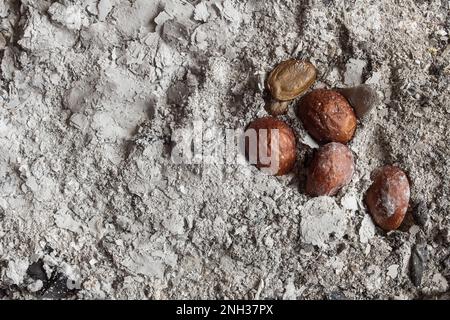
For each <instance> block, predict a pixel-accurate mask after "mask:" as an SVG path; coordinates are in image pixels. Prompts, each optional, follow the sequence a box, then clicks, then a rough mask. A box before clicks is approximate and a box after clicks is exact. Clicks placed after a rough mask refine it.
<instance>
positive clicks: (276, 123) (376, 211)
mask: <svg viewBox="0 0 450 320" xmlns="http://www.w3.org/2000/svg"><path fill="white" fill-rule="evenodd" d="M316 78H317V69H316V68H315V67H314V66H313V65H312V64H311V63H310V62H307V61H302V60H296V59H289V60H287V61H283V62H281V63H280V64H279V65H277V66H276V67H275V69H274V70H273V71H272V72H271V73H270V75H269V77H268V79H267V89H268V91H269V92H270V94H271V95H272V100H271V101H270V103H269V105H268V106H266V110H267V112H268V113H269V114H270V115H271V116H269V117H264V118H261V119H257V120H255V121H253V122H252V123H250V124H249V126H248V127H247V130H246V141H245V154H246V157H247V159H250V158H253V159H254V160H255V161H254V162H252V163H254V164H255V165H256V166H257V167H258V168H260V169H261V170H264V171H266V172H268V173H269V174H272V175H276V176H280V175H284V174H287V173H289V172H290V171H292V169H293V168H294V165H295V161H296V141H295V135H294V132H293V130H292V129H291V128H290V127H289V125H288V124H286V123H285V122H283V121H281V120H279V119H276V118H275V117H276V116H279V115H282V114H285V113H286V112H287V109H288V106H289V104H290V102H291V101H293V100H294V99H295V98H297V97H299V96H300V95H302V94H304V93H305V92H306V91H308V89H309V88H310V87H311V86H312V85H313V83H314V81H315V80H316ZM362 88H363V89H364V90H362V91H360V92H359V96H358V101H360V100H364V96H365V95H366V93H367V92H369V93H370V95H369V96H367V100H371V101H372V100H376V99H374V98H373V96H372V95H373V91H371V90H370V89H368V88H366V87H362ZM353 89H354V90H358V87H357V88H349V89H348V90H353ZM342 90H344V91H345V90H346V89H341V90H340V92H343V91H342ZM340 92H338V91H336V90H330V89H316V90H312V91H310V92H309V93H307V94H305V95H304V96H302V97H301V98H300V101H299V102H298V104H297V107H296V114H297V117H298V118H299V119H300V121H301V122H302V124H303V127H304V128H305V130H306V131H307V132H308V133H309V134H310V135H311V136H312V137H313V138H314V139H315V140H316V141H317V142H318V143H319V144H321V145H322V146H321V147H320V148H319V149H318V151H317V152H316V153H315V154H314V156H313V159H312V161H311V163H310V164H309V167H308V169H307V179H306V193H307V194H309V195H310V196H313V197H314V196H324V195H327V196H333V195H336V194H337V193H338V192H339V190H341V189H342V188H343V187H345V186H346V185H347V184H349V183H350V181H351V179H352V175H353V173H354V171H355V163H354V157H353V154H352V152H351V150H350V149H349V148H348V147H347V145H346V144H347V143H348V142H349V141H351V139H352V138H353V136H354V134H355V132H356V127H357V117H356V114H355V107H354V106H353V105H352V104H351V102H352V99H347V98H346V97H344V95H342V94H341V93H340ZM358 106H359V104H358ZM358 110H359V109H358ZM358 110H357V111H358ZM357 113H358V114H359V113H360V112H357ZM274 129H278V130H274ZM250 131H253V133H255V134H256V135H255V136H256V139H253V140H252V139H247V138H248V137H250V136H251V135H250V133H251V132H250ZM275 131H276V132H277V133H278V136H277V140H276V141H275V140H274V139H275V138H274V137H273V135H272V133H273V132H275ZM260 133H262V134H260ZM275 142H277V143H275ZM262 155H264V156H265V159H264V161H263V159H262V158H261V157H262ZM267 168H270V169H271V170H267ZM409 193H410V190H409V182H408V178H407V176H406V174H405V173H404V172H403V171H402V170H401V169H399V168H397V167H395V166H384V167H382V168H380V169H378V170H377V171H376V172H375V173H374V174H373V183H372V185H371V186H370V188H369V189H368V191H367V193H366V195H365V203H366V205H367V207H368V209H369V212H370V213H371V215H372V218H373V220H374V221H375V223H376V224H377V225H378V226H380V227H381V228H383V229H384V230H387V231H388V230H394V229H397V228H398V227H399V226H400V224H401V223H402V221H403V218H404V217H405V214H406V211H407V208H408V204H409V195H410V194H409Z"/></svg>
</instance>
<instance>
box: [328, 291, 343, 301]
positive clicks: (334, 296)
mask: <svg viewBox="0 0 450 320" xmlns="http://www.w3.org/2000/svg"><path fill="white" fill-rule="evenodd" d="M328 300H347V297H346V296H345V294H344V293H343V292H342V291H340V290H335V291H332V292H331V293H330V294H329V295H328Z"/></svg>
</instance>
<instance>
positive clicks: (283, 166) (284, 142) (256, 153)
mask: <svg viewBox="0 0 450 320" xmlns="http://www.w3.org/2000/svg"><path fill="white" fill-rule="evenodd" d="M295 145H296V143H295V135H294V132H293V131H292V129H291V128H290V127H289V126H288V125H287V124H286V123H284V122H283V121H281V120H278V119H276V118H273V117H265V118H260V119H257V120H255V121H253V122H252V123H250V125H249V126H248V127H247V130H246V131H245V156H246V157H247V159H248V160H249V161H250V163H252V164H254V165H256V167H258V168H259V169H261V170H263V171H264V172H267V173H268V174H271V175H275V176H281V175H284V174H286V173H288V172H290V171H291V170H292V168H293V167H294V164H295V159H296V150H295Z"/></svg>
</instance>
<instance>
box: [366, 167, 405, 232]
mask: <svg viewBox="0 0 450 320" xmlns="http://www.w3.org/2000/svg"><path fill="white" fill-rule="evenodd" d="M372 180H373V182H372V185H371V186H370V188H369V189H368V190H367V193H366V197H365V202H366V205H367V207H368V208H369V212H370V214H371V215H372V218H373V220H374V221H375V223H376V224H377V225H378V226H380V227H381V228H383V229H384V230H386V231H389V230H395V229H397V228H398V227H399V226H400V225H401V223H402V221H403V219H404V218H405V214H406V210H407V209H408V204H409V194H410V190H409V182H408V178H407V177H406V174H405V173H404V172H403V171H402V170H400V169H399V168H397V167H395V166H384V167H382V168H380V169H378V170H376V171H375V172H374V173H373V178H372Z"/></svg>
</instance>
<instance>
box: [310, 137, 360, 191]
mask: <svg viewBox="0 0 450 320" xmlns="http://www.w3.org/2000/svg"><path fill="white" fill-rule="evenodd" d="M354 170H355V165H354V160H353V154H352V152H351V151H350V149H349V148H348V147H347V146H346V145H343V144H342V143H338V142H331V143H328V144H326V145H324V146H322V147H320V148H319V150H318V151H317V153H316V154H315V155H314V158H313V160H312V162H311V165H310V166H309V168H308V171H307V179H306V192H307V193H308V194H309V195H311V196H333V195H335V194H336V193H337V192H338V191H339V190H340V189H341V188H342V187H344V186H345V185H347V184H348V183H349V182H350V180H351V179H352V175H353V172H354Z"/></svg>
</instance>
